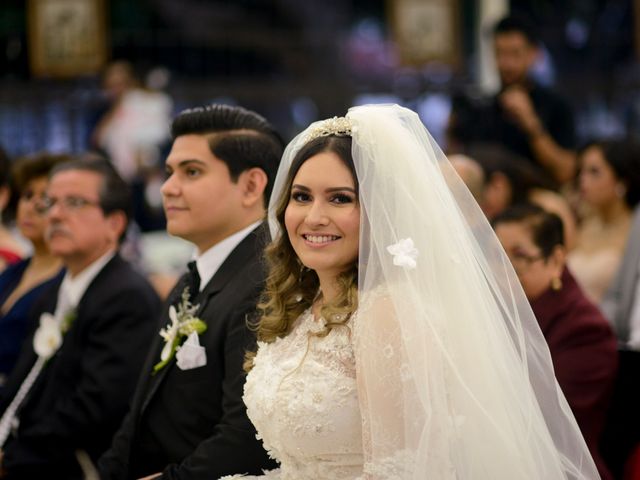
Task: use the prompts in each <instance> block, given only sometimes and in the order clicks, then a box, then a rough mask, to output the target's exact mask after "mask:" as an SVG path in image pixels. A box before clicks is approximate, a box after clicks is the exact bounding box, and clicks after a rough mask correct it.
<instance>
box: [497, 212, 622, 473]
mask: <svg viewBox="0 0 640 480" xmlns="http://www.w3.org/2000/svg"><path fill="white" fill-rule="evenodd" d="M493 226H494V228H495V232H496V235H497V236H498V238H499V239H500V242H501V243H502V246H503V247H504V249H505V251H506V252H507V255H508V256H509V259H510V260H511V263H512V264H513V267H514V269H515V271H516V273H517V274H518V278H519V279H520V282H521V284H522V288H523V289H524V292H525V294H526V295H527V298H528V299H529V301H530V302H531V308H532V309H533V313H535V315H536V318H537V319H538V323H539V324H540V328H541V329H542V334H543V335H544V337H545V339H546V340H547V344H548V345H549V351H550V353H551V359H552V360H553V366H554V369H555V374H556V377H557V379H558V383H559V384H560V388H562V391H563V393H564V395H565V396H566V397H567V401H568V402H569V406H570V407H571V410H572V411H573V414H574V415H575V417H576V420H577V422H578V425H579V426H580V430H581V431H582V434H583V435H584V438H585V441H586V442H587V445H588V447H589V451H590V452H591V455H592V456H593V458H594V460H595V462H596V465H597V466H598V471H599V472H600V476H601V477H602V478H603V479H609V478H612V476H611V474H610V473H609V472H608V470H607V467H606V466H605V464H604V462H603V460H602V457H601V455H600V452H599V448H598V444H599V440H600V436H601V434H602V431H603V428H604V424H605V416H606V412H607V407H608V405H609V401H610V399H611V394H612V392H613V385H614V380H615V375H616V368H617V362H618V354H617V348H616V347H617V342H616V338H615V335H614V334H613V331H612V330H611V327H610V325H609V323H608V322H607V320H606V319H605V318H604V316H603V315H602V313H600V310H598V308H597V307H596V306H595V305H594V304H593V303H592V302H591V301H589V300H588V299H587V298H586V297H585V295H584V293H583V292H582V290H581V289H580V287H579V286H578V284H577V283H576V281H575V279H574V278H573V276H572V275H571V272H570V271H569V269H568V268H567V267H566V266H565V256H566V251H565V247H564V239H563V229H562V221H561V220H560V218H559V217H558V216H557V215H555V214H553V213H549V212H546V211H545V210H543V209H542V208H540V207H538V206H534V205H527V204H523V205H517V206H513V207H511V208H509V209H507V210H505V211H504V212H503V213H502V214H500V215H499V216H498V217H496V218H495V219H494V220H493Z"/></svg>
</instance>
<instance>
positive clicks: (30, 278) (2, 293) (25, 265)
mask: <svg viewBox="0 0 640 480" xmlns="http://www.w3.org/2000/svg"><path fill="white" fill-rule="evenodd" d="M68 159H69V157H67V156H64V155H48V154H40V155H37V156H34V157H28V158H23V159H20V160H18V161H17V162H16V164H15V165H14V169H13V173H14V178H15V183H16V186H17V189H18V192H19V194H20V199H19V200H18V209H17V215H16V222H17V225H18V228H19V230H20V233H21V234H22V235H23V236H24V237H25V238H26V239H27V240H29V241H30V242H31V244H32V245H33V254H32V256H31V257H30V258H27V259H25V260H21V261H19V262H18V263H16V264H14V265H11V266H10V267H8V268H7V269H6V270H5V271H4V272H2V274H0V391H1V388H2V384H3V383H4V380H5V378H6V376H8V374H9V373H10V372H11V370H12V369H13V366H14V364H15V361H16V359H17V357H18V353H19V352H20V348H21V346H22V341H23V339H24V337H25V335H26V333H27V317H28V313H29V309H30V308H31V306H32V305H33V303H34V301H35V300H36V299H37V298H38V296H39V295H40V293H41V292H42V291H43V290H44V289H45V288H46V287H47V286H49V285H50V284H51V283H53V282H54V281H55V280H56V279H58V278H62V262H61V261H60V260H59V259H58V258H57V257H54V256H53V255H51V253H49V249H48V247H47V244H46V242H45V239H44V233H45V217H44V210H42V208H41V202H42V198H43V196H44V193H45V189H46V186H47V177H48V175H49V171H50V170H51V169H52V168H53V167H54V166H55V165H57V164H58V163H61V162H64V161H66V160H68Z"/></svg>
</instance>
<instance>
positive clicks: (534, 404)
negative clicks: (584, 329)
mask: <svg viewBox="0 0 640 480" xmlns="http://www.w3.org/2000/svg"><path fill="white" fill-rule="evenodd" d="M269 224H270V227H271V233H272V238H273V241H272V243H271V245H270V246H269V247H268V249H267V251H266V259H267V266H268V269H269V276H268V279H267V284H266V290H265V293H264V297H263V299H262V301H261V303H260V305H259V313H260V318H259V320H258V322H257V325H256V328H257V334H258V349H257V352H252V353H250V354H248V355H247V362H246V369H247V370H248V371H249V373H248V376H247V381H246V384H245V390H244V401H245V403H246V405H247V412H248V415H249V417H250V418H251V420H252V422H253V423H254V425H255V426H256V428H257V430H258V433H259V435H260V438H261V439H262V440H263V443H264V447H265V448H266V449H267V450H268V451H269V453H270V455H271V456H272V458H274V459H276V460H278V461H279V462H280V468H279V469H277V470H274V471H270V472H267V473H266V475H265V476H266V477H267V478H270V479H279V480H285V479H293V478H295V479H299V480H311V479H314V480H329V479H332V480H356V479H371V480H383V479H384V480H388V479H391V478H393V479H398V480H409V479H412V480H413V479H424V478H428V479H437V480H453V479H456V480H471V479H473V480H513V479H516V478H517V479H529V480H534V479H535V480H540V479H545V480H567V479H569V478H571V479H574V480H577V479H584V480H586V479H589V480H591V479H596V478H598V474H597V471H596V468H595V465H594V463H593V461H592V459H591V458H590V455H589V452H588V450H587V448H586V446H585V444H584V441H583V439H582V437H581V434H580V431H579V429H578V426H577V424H576V422H575V419H574V417H573V416H572V414H571V411H570V410H569V407H568V406H567V404H566V401H565V399H564V397H563V395H562V393H561V392H560V391H559V389H558V386H557V383H556V381H555V378H554V375H553V368H552V365H551V361H550V359H549V353H548V349H547V347H546V344H545V341H544V338H543V337H542V334H541V333H540V329H539V327H538V325H537V322H536V320H535V317H534V316H533V313H532V311H531V308H530V306H529V304H528V302H527V300H526V298H525V296H524V293H523V292H522V290H521V289H520V288H519V287H518V280H517V278H516V276H515V273H514V272H513V270H512V269H511V268H510V266H509V261H508V259H507V257H506V256H505V254H504V251H503V250H502V249H501V247H500V245H499V243H498V241H497V239H496V237H495V235H494V233H493V231H492V230H491V227H490V225H489V224H488V223H487V221H486V219H485V217H484V215H483V213H482V212H481V210H480V209H479V207H478V205H477V203H476V202H475V200H474V199H473V197H472V196H471V194H470V193H469V191H468V189H466V187H465V186H464V184H463V183H462V182H461V180H460V178H459V177H458V175H457V174H456V173H455V171H454V170H453V168H452V167H451V165H450V164H449V162H448V160H447V159H446V157H445V156H444V155H443V154H442V152H441V150H440V149H439V148H438V146H437V145H436V143H435V142H434V141H433V139H432V138H431V137H430V136H429V134H428V133H427V131H426V130H425V128H424V126H423V125H422V123H421V122H420V120H419V118H418V116H417V115H416V114H415V113H414V112H411V111H410V110H407V109H405V108H402V107H399V106H397V105H384V106H383V105H367V106H362V107H355V108H352V109H350V110H349V112H348V114H347V116H346V117H341V118H333V119H328V120H325V121H321V122H316V123H314V124H312V125H311V126H310V127H309V128H307V130H305V131H304V132H302V133H301V134H300V135H298V136H297V137H296V138H295V139H294V140H293V141H292V142H291V143H290V144H289V146H288V147H287V149H286V151H285V154H284V157H283V159H282V162H281V163H280V167H279V170H278V175H277V177H276V181H275V184H274V189H273V194H272V196H271V201H270V205H269ZM240 477H241V476H240ZM225 478H229V477H225ZM230 478H236V477H235V476H234V477H230ZM249 478H254V477H249Z"/></svg>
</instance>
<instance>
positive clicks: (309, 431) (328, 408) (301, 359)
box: [244, 311, 363, 480]
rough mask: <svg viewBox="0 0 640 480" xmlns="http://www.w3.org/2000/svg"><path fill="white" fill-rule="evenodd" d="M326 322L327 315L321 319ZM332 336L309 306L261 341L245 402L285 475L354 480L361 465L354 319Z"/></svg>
mask: <svg viewBox="0 0 640 480" xmlns="http://www.w3.org/2000/svg"><path fill="white" fill-rule="evenodd" d="M321 321H322V320H321ZM354 321H355V319H354V318H352V319H350V321H349V325H345V326H343V327H336V328H333V329H332V330H331V332H330V333H329V334H328V335H327V336H326V337H317V336H314V335H312V333H314V332H317V331H320V330H321V329H322V327H323V324H321V323H320V322H319V321H316V320H315V319H314V317H313V315H312V314H311V311H307V312H305V313H304V314H303V315H302V316H301V317H300V318H299V319H298V323H297V325H296V326H295V327H294V330H293V331H292V332H291V334H289V335H287V336H286V337H284V338H279V339H277V340H276V341H275V342H273V343H262V342H261V343H259V344H258V352H257V354H256V357H255V365H254V367H253V369H252V370H251V372H250V373H249V375H248V377H247V382H246V385H245V394H244V401H245V403H246V404H247V409H248V414H249V417H250V418H251V421H252V422H253V423H254V425H255V426H256V429H257V430H258V436H259V437H260V438H261V439H262V441H263V442H264V447H265V448H266V449H267V451H268V452H269V454H270V455H271V456H272V457H273V458H275V459H276V460H277V461H279V462H280V464H281V469H280V471H279V478H281V479H282V480H288V479H318V480H320V479H334V480H338V479H353V478H356V477H358V476H359V475H360V474H361V472H362V463H363V459H362V433H361V420H360V413H359V407H358V397H357V390H356V379H355V359H354V351H353V345H352V338H351V336H352V329H351V327H352V324H353V322H354Z"/></svg>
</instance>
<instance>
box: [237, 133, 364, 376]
mask: <svg viewBox="0 0 640 480" xmlns="http://www.w3.org/2000/svg"><path fill="white" fill-rule="evenodd" d="M323 152H332V153H335V154H336V155H337V156H338V157H339V158H340V159H341V160H342V161H343V162H344V164H345V165H346V166H347V168H348V169H349V171H350V172H351V175H352V177H353V182H354V185H355V188H356V196H357V192H358V180H357V176H356V172H355V167H354V165H353V158H352V156H351V137H346V136H335V135H329V136H322V137H318V138H315V139H313V140H311V141H309V142H308V143H306V144H305V145H304V146H303V147H302V148H301V149H300V150H299V151H298V153H297V154H296V156H295V158H294V159H293V162H292V164H291V168H290V169H289V172H288V174H287V179H286V184H285V188H284V189H283V190H282V195H281V196H280V197H279V198H278V199H277V201H276V203H275V213H276V215H275V216H276V219H277V222H278V225H279V227H280V233H279V234H278V235H277V237H276V238H274V239H273V241H272V242H271V243H270V244H269V245H268V246H267V248H266V249H265V261H266V266H267V272H268V273H267V280H266V286H265V290H264V292H263V295H262V298H261V301H260V303H259V304H258V314H259V316H258V320H257V322H256V323H255V324H253V325H252V327H253V328H254V329H256V330H257V337H258V340H259V341H262V342H267V343H270V342H273V341H275V340H276V338H278V337H284V336H286V335H287V334H288V333H289V332H291V330H292V328H293V325H294V322H295V321H296V319H297V318H298V317H299V316H300V315H302V313H303V312H304V311H305V310H306V309H308V308H310V307H311V305H312V304H313V302H314V301H315V300H316V298H317V296H318V293H319V287H320V283H319V280H318V276H317V275H316V273H315V271H313V270H311V269H309V268H307V267H306V266H304V265H303V264H302V263H301V262H300V260H299V259H298V256H297V255H296V252H295V251H294V249H293V247H292V246H291V242H290V241H289V236H288V235H287V230H286V228H285V223H284V215H285V211H286V209H287V205H288V204H289V198H290V196H291V186H292V184H293V179H294V178H295V176H296V174H297V173H298V170H299V169H300V167H301V166H302V164H303V163H304V162H305V161H306V160H308V159H309V158H311V157H313V156H315V155H317V154H319V153H323ZM336 281H337V282H338V285H339V287H340V288H339V292H340V293H339V295H338V297H337V298H336V299H335V300H333V301H332V302H330V303H324V304H323V305H322V308H321V309H320V314H321V316H322V317H323V318H324V319H325V321H326V326H325V328H324V329H323V330H322V331H320V332H319V333H318V334H317V335H318V336H326V335H327V334H328V333H329V332H330V331H331V329H332V328H334V327H336V326H342V325H344V324H345V323H346V322H347V321H348V320H349V318H350V316H351V315H352V313H353V312H354V311H355V310H356V308H357V306H358V260H357V259H356V260H355V261H354V262H353V265H351V267H350V268H349V269H348V270H346V271H344V272H342V273H341V274H340V275H339V276H338V278H337V279H336ZM254 356H255V352H249V353H248V354H247V357H246V361H245V365H244V367H245V370H247V371H249V370H250V369H251V368H252V367H253V358H254Z"/></svg>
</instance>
